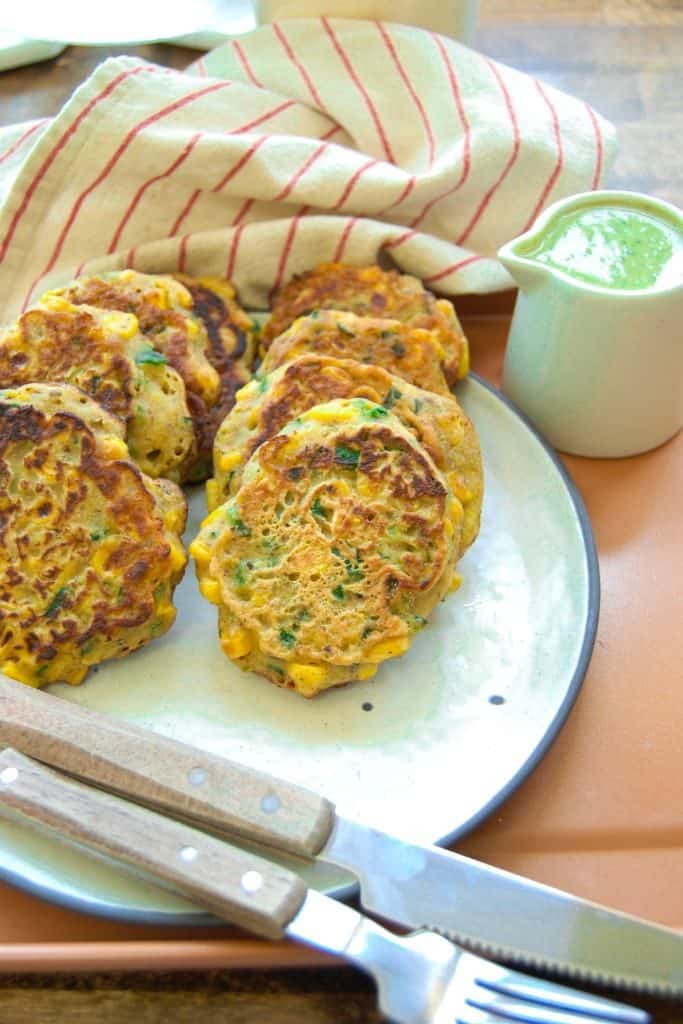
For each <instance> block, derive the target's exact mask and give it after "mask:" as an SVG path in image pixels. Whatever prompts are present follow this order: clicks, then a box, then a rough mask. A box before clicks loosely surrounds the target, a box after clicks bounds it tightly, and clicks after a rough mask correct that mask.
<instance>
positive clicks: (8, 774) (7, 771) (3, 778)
mask: <svg viewBox="0 0 683 1024" xmlns="http://www.w3.org/2000/svg"><path fill="white" fill-rule="evenodd" d="M18 778H19V771H18V769H16V768H15V767H14V765H13V764H10V765H8V766H7V768H3V770H2V771H1V772H0V782H2V783H3V784H4V785H5V786H8V785H9V784H10V782H16V780H17V779H18Z"/></svg>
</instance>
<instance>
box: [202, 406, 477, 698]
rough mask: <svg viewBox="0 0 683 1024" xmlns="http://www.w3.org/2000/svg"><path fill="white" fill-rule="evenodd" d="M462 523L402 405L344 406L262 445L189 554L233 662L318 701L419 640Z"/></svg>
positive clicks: (448, 581)
mask: <svg viewBox="0 0 683 1024" xmlns="http://www.w3.org/2000/svg"><path fill="white" fill-rule="evenodd" d="M462 518H463V510H462V506H461V504H460V502H459V501H458V500H457V498H454V497H453V495H452V494H451V492H450V491H449V489H448V486H447V483H446V480H445V479H444V477H443V475H442V474H441V473H440V471H439V470H438V469H437V467H436V466H435V465H434V462H433V461H432V459H431V458H430V456H429V455H428V453H427V452H426V451H425V450H424V448H423V447H422V445H421V444H419V443H418V442H417V441H416V440H415V438H414V436H413V435H412V434H411V433H410V432H409V431H408V430H407V429H406V428H405V427H404V426H403V424H401V422H400V421H399V420H398V419H397V418H396V417H395V416H393V415H392V413H390V412H387V410H386V409H384V408H383V407H382V406H380V405H376V404H374V403H372V402H368V401H366V400H365V399H360V398H355V399H351V400H335V401H332V402H327V403H324V404H321V405H316V406H314V407H313V408H312V409H310V410H309V411H307V412H305V413H303V414H302V415H301V416H300V417H298V418H296V419H294V420H292V421H291V422H290V423H288V424H287V425H286V426H285V427H284V428H283V429H282V430H281V431H280V432H279V433H278V434H276V435H275V436H273V437H271V438H269V440H267V441H265V442H264V443H263V444H262V445H261V446H260V447H259V448H258V449H257V450H256V451H255V452H254V455H253V456H252V458H251V459H250V461H249V463H248V464H247V466H246V468H245V470H244V474H243V477H242V483H241V486H240V488H239V490H238V491H237V493H236V494H235V495H234V497H232V498H231V499H230V500H229V501H228V502H226V503H225V504H223V505H220V506H219V507H218V508H217V509H215V510H214V512H212V513H211V515H210V516H209V517H208V518H207V520H206V521H205V523H204V525H203V527H202V530H201V532H200V534H199V536H198V537H197V539H196V540H195V542H194V543H193V544H192V546H191V548H190V551H191V554H192V555H193V557H194V559H195V561H196V566H197V574H198V576H199V580H200V589H201V591H202V593H203V594H204V596H205V597H206V598H207V599H208V600H210V601H213V602H214V603H216V604H217V605H218V606H219V631H220V637H221V644H222V647H223V650H224V651H225V653H226V654H227V655H228V657H230V658H232V659H233V660H234V661H235V662H236V663H237V664H238V665H239V666H240V667H241V668H244V669H251V670H252V671H255V672H258V673H260V674H261V675H263V676H265V677H266V678H267V679H269V680H271V682H274V683H276V684H278V685H280V686H287V687H289V688H292V689H296V690H298V691H299V693H301V694H303V695H304V696H306V697H311V696H314V695H315V694H316V693H318V692H320V691H321V690H324V689H327V688H329V687H330V686H336V685H339V684H341V683H346V682H349V681H351V680H356V679H367V678H369V677H370V676H371V675H373V674H374V672H375V670H376V667H377V665H378V664H379V663H380V662H382V661H384V660H386V659H388V658H391V657H396V656H397V655H400V654H403V653H404V652H405V651H406V650H407V649H408V648H409V646H410V644H411V642H412V638H413V636H414V633H415V632H416V631H417V630H419V629H421V628H422V626H423V625H425V622H426V616H427V615H428V614H429V612H430V611H431V610H432V608H433V607H434V605H435V604H436V603H437V602H438V601H439V600H441V598H443V597H444V595H445V594H446V593H447V592H448V590H449V589H450V588H451V586H452V585H453V583H454V580H455V574H454V566H455V562H456V560H457V557H458V552H459V548H460V533H461V527H462Z"/></svg>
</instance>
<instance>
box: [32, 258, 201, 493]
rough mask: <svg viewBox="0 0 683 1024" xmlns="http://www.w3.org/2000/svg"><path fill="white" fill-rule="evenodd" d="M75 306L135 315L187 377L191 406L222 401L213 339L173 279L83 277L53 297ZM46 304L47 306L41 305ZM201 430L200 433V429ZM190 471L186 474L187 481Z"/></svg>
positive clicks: (119, 274) (131, 273)
mask: <svg viewBox="0 0 683 1024" xmlns="http://www.w3.org/2000/svg"><path fill="white" fill-rule="evenodd" d="M49 296H59V297H62V298H65V299H67V300H68V301H69V302H72V303H74V304H75V305H83V304H85V305H89V306H97V307H98V308H99V309H111V310H118V311H119V312H123V313H133V314H134V315H135V316H136V317H137V320H138V324H139V327H140V330H141V331H142V333H143V334H144V335H145V337H146V338H147V340H148V342H149V344H150V345H151V346H152V348H153V349H155V350H156V351H158V352H159V353H160V354H163V355H164V357H165V358H166V360H167V362H168V363H169V364H170V366H172V367H173V368H174V369H175V370H176V371H177V372H178V373H179V374H180V376H181V377H182V379H183V382H184V384H185V389H186V391H187V395H188V401H189V404H190V412H191V413H192V412H193V411H194V406H195V405H197V406H198V408H201V409H203V408H210V407H211V406H213V405H215V403H216V402H217V401H218V396H219V391H220V379H219V376H218V373H217V371H216V369H215V368H214V367H213V366H212V365H211V362H210V360H209V353H208V350H209V338H208V336H207V333H206V330H205V328H204V325H203V323H202V322H201V320H200V319H199V318H198V317H197V316H195V315H194V312H193V308H192V296H191V295H190V293H189V291H188V290H187V288H185V287H184V285H182V284H181V283H180V282H179V281H176V280H174V278H173V277H171V276H170V275H164V274H155V275H151V274H140V273H138V272H137V271H136V270H120V271H114V272H112V273H108V274H96V275H93V276H91V277H80V278H78V279H77V280H75V281H72V282H71V284H69V285H67V286H66V287H65V288H58V289H56V290H54V291H52V292H48V293H47V296H44V297H43V298H45V297H49ZM41 301H42V300H41ZM198 429H199V428H198ZM186 475H187V471H184V472H183V478H185V477H186Z"/></svg>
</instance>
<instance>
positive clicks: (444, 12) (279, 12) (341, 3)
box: [256, 0, 479, 43]
mask: <svg viewBox="0 0 683 1024" xmlns="http://www.w3.org/2000/svg"><path fill="white" fill-rule="evenodd" d="M478 7H479V4H478V0H327V2H324V0H323V2H321V0H256V19H257V21H258V23H259V24H261V25H265V24H266V23H268V22H270V21H280V20H282V19H283V18H317V17H320V15H322V14H325V15H328V16H329V17H330V18H364V19H369V20H378V21H394V22H399V23H400V24H403V25H417V26H418V27H419V28H425V29H428V30H430V31H432V32H438V33H439V34H440V35H444V36H450V37H451V38H452V39H459V40H460V42H463V43H469V42H471V40H472V37H473V35H474V30H475V28H476V24H477V10H478Z"/></svg>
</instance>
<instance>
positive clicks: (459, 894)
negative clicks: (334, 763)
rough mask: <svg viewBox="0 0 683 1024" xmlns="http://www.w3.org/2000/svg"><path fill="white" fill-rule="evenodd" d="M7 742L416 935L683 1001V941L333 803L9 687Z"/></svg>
mask: <svg viewBox="0 0 683 1024" xmlns="http://www.w3.org/2000/svg"><path fill="white" fill-rule="evenodd" d="M0 744H2V746H12V747H15V748H16V749H18V750H21V751H22V752H23V753H24V754H28V755H30V756H32V757H34V758H36V759H37V760H39V761H42V762H44V763H46V764H49V765H52V766H53V767H55V768H60V769H62V770H63V771H66V772H68V773H70V774H72V775H75V776H77V777H79V778H81V779H84V780H86V781H88V782H92V783H95V784H96V785H98V786H100V787H102V788H103V789H107V790H110V791H112V792H115V793H119V794H121V795H124V796H127V797H128V798H129V799H133V800H137V801H138V802H140V803H143V804H146V805H147V806H150V807H153V808H155V809H158V810H163V811H167V812H169V813H171V814H172V815H174V816H175V817H182V818H184V819H185V820H187V821H189V822H192V823H193V824H196V825H199V826H204V827H208V828H211V829H214V830H218V831H221V832H225V833H227V834H228V835H231V836H241V837H242V838H245V839H248V840H252V841H255V842H257V843H260V844H263V845H265V846H268V847H271V848H273V849H276V850H279V851H284V852H287V853H291V854H294V855H296V856H299V857H301V856H303V857H306V858H308V859H317V860H324V861H327V862H329V863H332V864H335V865H337V866H339V867H342V868H345V869H347V870H348V871H350V872H351V873H352V874H353V875H355V876H356V878H357V879H358V882H359V886H360V901H361V903H362V904H363V906H364V907H365V908H366V909H367V910H369V911H370V912H371V913H374V914H376V915H378V916H380V917H383V918H385V919H390V920H391V921H393V922H395V923H396V924H400V925H402V926H404V927H406V928H420V927H429V928H432V929H440V930H443V931H444V932H447V933H448V934H449V936H451V937H452V938H453V939H454V940H455V941H458V942H461V943H462V944H463V945H466V946H468V947H469V948H471V949H476V950H480V951H483V952H488V953H489V955H492V956H498V957H501V958H505V959H508V960H509V961H510V962H513V963H517V964H520V965H524V966H527V967H528V966H530V965H534V966H537V967H542V968H544V969H551V970H555V971H558V972H560V973H562V974H563V975H564V976H566V977H568V978H575V979H578V980H581V981H586V980H596V981H601V982H606V983H609V984H615V985H624V986H626V987H628V988H630V989H632V990H634V991H643V992H649V993H655V994H662V995H667V996H680V995H683V935H681V934H679V933H677V932H675V931H673V930H671V929H668V928H663V927H660V926H658V925H654V924H650V923H648V922H646V921H643V920H640V919H638V918H635V917H632V916H630V915H626V914H622V913H619V912H617V911H614V910H610V909H608V908H606V907H602V906H600V905H597V904H594V903H591V902H589V901H587V900H583V899H580V898H578V897H575V896H571V895H570V894H568V893H564V892H561V891H559V890H557V889H553V888H551V887H549V886H545V885H541V884H540V883H537V882H533V881H531V880H529V879H524V878H521V877H519V876H517V875H514V874H511V873H510V872H506V871H503V870H501V869H499V868H494V867H491V866H489V865H486V864H482V863H480V862H478V861H474V860H472V859H470V858H467V857H463V856H462V855H460V854H457V853H453V852H449V851H446V850H443V849H441V848H440V847H437V846H433V845H424V846H423V845H418V844H413V843H408V842H405V841H404V840H402V839H399V838H396V837H392V836H389V835H387V834H385V833H382V832H380V831H377V830H376V829H373V828H370V827H368V826H366V825H362V824H360V823H356V822H352V821H348V820H345V819H344V818H342V817H341V816H339V815H337V814H336V813H335V809H334V806H333V804H332V803H331V802H330V801H329V800H327V799H325V798H324V797H322V796H319V795H317V794H315V793H312V792H309V791H308V790H306V789H304V788H303V787H300V786H297V785H294V784H292V783H289V782H287V781H285V780H283V779H278V778H275V777H273V776H270V775H267V774H265V773H262V772H258V771H256V770H254V769H252V768H247V767H244V766H242V765H239V764H236V763H234V762H231V761H228V760H225V759H223V758H220V757H217V756H215V755H213V754H209V753H206V752H204V751H202V750H199V749H197V748H195V747H191V746H188V745H187V744H183V743H179V742H177V741H175V740H171V739H168V738H167V737H164V736H160V735H158V734H156V733H154V732H152V731H151V730H147V729H141V728H139V727H138V726H135V725H132V724H130V723H127V722H124V721H122V720H119V719H114V718H109V717H107V716H105V715H102V714H99V713H97V712H93V711H89V710H86V709H84V708H81V707H79V706H77V705H73V704H71V703H69V702H68V701H64V700H61V699H60V698H57V697H55V696H52V695H50V694H48V693H45V692H41V691H37V690H32V689H30V688H28V687H26V686H23V685H22V684H20V683H15V682H13V681H11V680H5V679H2V680H0Z"/></svg>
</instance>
